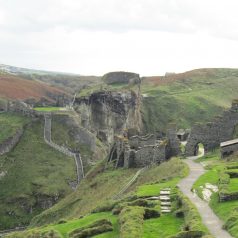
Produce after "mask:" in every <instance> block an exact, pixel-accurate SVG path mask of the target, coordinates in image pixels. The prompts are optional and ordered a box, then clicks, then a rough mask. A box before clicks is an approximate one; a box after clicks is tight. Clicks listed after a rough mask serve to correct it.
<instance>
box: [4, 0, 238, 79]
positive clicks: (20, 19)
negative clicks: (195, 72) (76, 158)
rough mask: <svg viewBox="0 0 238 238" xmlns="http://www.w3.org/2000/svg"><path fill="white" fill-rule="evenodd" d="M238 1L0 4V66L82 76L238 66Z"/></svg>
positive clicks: (70, 0) (66, 0)
mask: <svg viewBox="0 0 238 238" xmlns="http://www.w3.org/2000/svg"><path fill="white" fill-rule="evenodd" d="M237 7H238V2H237V1H236V0H229V1H226V0H216V1H215V0H199V1H198V0H193V1H191V0H127V1H125V0H124V1H122V0H41V1H33V0H21V1H17V0H7V1H6V0H0V51H1V57H0V61H1V63H7V64H13V65H17V66H24V67H31V68H42V69H48V70H60V71H71V72H78V73H82V74H103V73H106V72H108V71H111V70H129V71H136V72H139V73H141V74H144V75H145V74H147V75H148V74H159V73H164V72H165V71H183V70H189V69H192V68H199V67H237V63H236V61H237V60H236V59H237V55H238V47H237V40H238V30H237V29H238V28H237V24H238V15H237V13H236V10H237Z"/></svg>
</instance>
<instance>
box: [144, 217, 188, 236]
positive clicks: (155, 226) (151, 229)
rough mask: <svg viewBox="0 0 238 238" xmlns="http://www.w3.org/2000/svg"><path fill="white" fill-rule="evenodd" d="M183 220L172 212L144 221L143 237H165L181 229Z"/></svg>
mask: <svg viewBox="0 0 238 238" xmlns="http://www.w3.org/2000/svg"><path fill="white" fill-rule="evenodd" d="M183 224H184V220H183V219H182V218H177V217H175V216H174V215H172V214H168V215H162V216H161V217H159V218H152V219H149V220H145V221H144V232H143V238H157V237H163V238H167V237H170V236H172V235H175V234H177V233H178V232H179V231H181V230H182V226H183Z"/></svg>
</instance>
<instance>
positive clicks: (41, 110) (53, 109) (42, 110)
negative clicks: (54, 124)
mask: <svg viewBox="0 0 238 238" xmlns="http://www.w3.org/2000/svg"><path fill="white" fill-rule="evenodd" d="M63 109H64V107H35V108H34V110H36V111H38V112H55V111H61V110H63Z"/></svg>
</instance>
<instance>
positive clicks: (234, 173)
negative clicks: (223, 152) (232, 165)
mask: <svg viewBox="0 0 238 238" xmlns="http://www.w3.org/2000/svg"><path fill="white" fill-rule="evenodd" d="M226 173H227V174H228V175H230V178H238V169H228V170H226Z"/></svg>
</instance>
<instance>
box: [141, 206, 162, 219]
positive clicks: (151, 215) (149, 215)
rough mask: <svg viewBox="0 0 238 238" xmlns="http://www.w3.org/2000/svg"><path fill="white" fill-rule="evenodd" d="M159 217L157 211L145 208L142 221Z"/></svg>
mask: <svg viewBox="0 0 238 238" xmlns="http://www.w3.org/2000/svg"><path fill="white" fill-rule="evenodd" d="M158 217H160V213H159V211H157V210H155V209H151V208H145V214H144V219H150V218H158Z"/></svg>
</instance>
